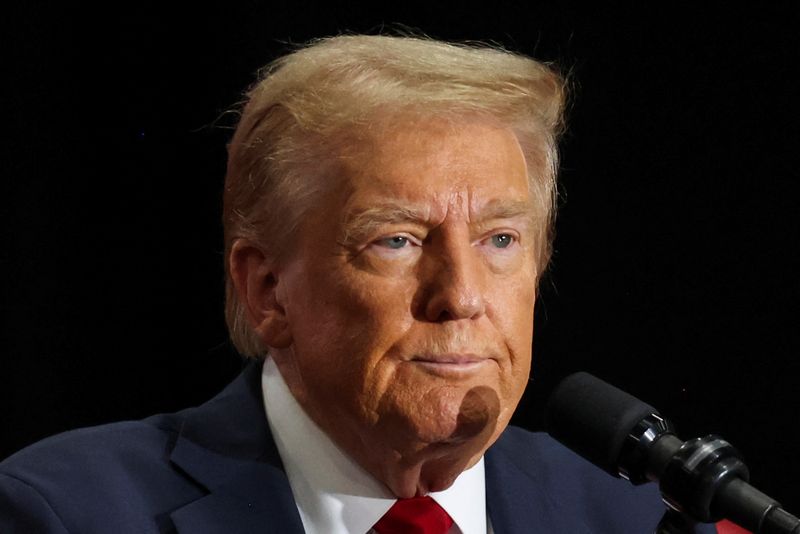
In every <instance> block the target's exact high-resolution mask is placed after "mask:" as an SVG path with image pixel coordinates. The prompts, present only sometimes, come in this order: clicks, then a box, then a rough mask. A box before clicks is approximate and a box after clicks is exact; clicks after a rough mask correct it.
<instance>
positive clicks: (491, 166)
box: [341, 118, 530, 215]
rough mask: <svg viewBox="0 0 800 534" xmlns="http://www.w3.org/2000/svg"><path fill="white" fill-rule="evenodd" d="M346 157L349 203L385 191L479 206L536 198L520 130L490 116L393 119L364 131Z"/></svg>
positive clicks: (447, 204) (440, 204)
mask: <svg viewBox="0 0 800 534" xmlns="http://www.w3.org/2000/svg"><path fill="white" fill-rule="evenodd" d="M341 163H342V176H343V179H344V183H343V184H342V185H343V186H344V187H345V188H346V189H348V190H349V193H350V195H349V202H348V204H353V203H355V204H359V203H365V202H366V203H369V202H370V199H371V198H373V197H376V196H378V197H390V198H392V199H394V200H399V201H403V200H405V201H409V202H428V203H429V204H431V209H436V208H439V209H444V210H445V211H447V210H448V209H451V208H453V207H460V208H463V209H465V210H468V211H470V212H472V211H475V210H480V209H481V208H482V207H484V205H488V204H493V205H496V204H497V203H498V202H502V201H503V200H504V199H508V200H509V201H515V202H517V203H519V202H520V201H526V200H528V199H529V196H530V191H529V182H528V169H527V166H526V162H525V158H524V156H523V153H522V149H521V148H520V144H519V142H518V141H517V138H516V136H515V135H514V133H513V132H512V131H511V130H509V129H507V128H503V127H501V126H497V125H494V124H491V123H489V122H486V121H480V120H458V121H454V120H449V121H442V120H436V119H433V118H429V119H424V118H422V119H413V120H412V119H409V120H404V121H397V122H393V123H392V124H391V125H388V126H385V127H380V128H374V129H372V130H370V131H368V132H366V133H364V134H362V135H359V136H358V139H357V141H355V142H353V143H351V144H348V146H347V148H346V149H345V150H344V151H343V152H342V156H341ZM431 201H433V202H431ZM432 215H433V214H432Z"/></svg>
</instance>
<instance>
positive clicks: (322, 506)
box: [261, 358, 486, 534]
mask: <svg viewBox="0 0 800 534" xmlns="http://www.w3.org/2000/svg"><path fill="white" fill-rule="evenodd" d="M261 384H262V391H263V395H264V405H265V408H266V412H267V421H268V423H269V427H270V430H271V431H272V436H273V437H274V439H275V444H276V446H277V448H278V452H279V453H280V456H281V459H282V460H283V464H284V467H285V468H286V474H287V476H288V477H289V484H290V486H291V488H292V493H293V494H294V498H295V502H296V503H297V508H298V510H299V512H300V518H301V519H302V521H303V527H304V528H305V531H306V532H308V533H310V534H313V533H320V534H322V533H324V534H350V533H354V532H355V533H358V532H368V531H369V530H370V529H371V528H372V525H374V524H375V523H376V522H377V521H378V519H380V518H381V517H382V516H383V514H385V513H386V512H387V511H388V510H389V508H391V506H392V504H394V502H395V500H396V499H395V497H394V496H393V495H392V494H391V493H390V492H389V490H388V489H387V488H386V487H385V486H384V485H383V484H382V483H380V482H378V481H377V480H375V478H373V477H372V475H370V474H369V473H367V472H366V471H365V470H364V469H363V468H361V466H359V465H358V464H357V463H356V462H355V461H354V460H353V459H352V458H350V457H349V456H348V455H347V454H345V453H344V452H343V451H342V450H341V449H339V447H338V446H337V445H336V444H334V443H333V441H331V439H330V438H329V437H328V435H327V434H325V433H324V432H323V431H322V430H321V429H320V428H319V427H318V426H317V425H316V424H315V423H314V422H313V421H312V420H311V418H310V417H308V415H307V414H306V413H305V411H303V409H302V408H301V407H300V405H299V404H298V403H297V401H296V400H295V398H294V396H293V395H292V394H291V392H290V391H289V388H288V387H287V386H286V383H285V382H284V381H283V377H282V376H281V374H280V372H279V371H278V367H277V366H276V365H275V363H274V361H273V360H272V358H266V360H265V362H264V367H263V371H262V376H261ZM430 496H431V497H432V498H433V499H434V500H435V501H436V502H437V503H439V505H440V506H441V507H442V508H444V509H445V510H446V511H447V513H448V514H450V517H452V518H453V521H454V522H455V524H456V525H457V526H458V527H459V528H460V529H461V532H462V533H463V534H485V533H486V484H485V480H484V467H483V458H481V459H480V461H479V462H478V463H477V464H475V465H474V466H473V467H471V468H470V469H468V470H466V471H464V472H463V473H461V474H460V475H459V476H458V478H457V479H456V481H455V482H454V483H453V485H452V486H450V487H449V488H448V489H446V490H444V491H439V492H435V493H431V494H430Z"/></svg>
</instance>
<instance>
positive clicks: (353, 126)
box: [223, 35, 565, 356]
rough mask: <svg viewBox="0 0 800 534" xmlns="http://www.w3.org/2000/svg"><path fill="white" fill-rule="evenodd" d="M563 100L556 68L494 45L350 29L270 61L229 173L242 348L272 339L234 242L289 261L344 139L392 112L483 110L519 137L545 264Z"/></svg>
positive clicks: (232, 328)
mask: <svg viewBox="0 0 800 534" xmlns="http://www.w3.org/2000/svg"><path fill="white" fill-rule="evenodd" d="M564 100H565V84H564V81H563V79H562V78H561V77H560V76H559V75H558V73H556V72H555V71H554V70H553V69H552V68H551V67H549V66H548V65H546V64H543V63H540V62H538V61H535V60H533V59H530V58H528V57H525V56H522V55H519V54H515V53H511V52H508V51H505V50H502V49H500V48H497V47H493V46H489V45H485V44H473V43H471V44H455V43H446V42H441V41H436V40H432V39H428V38H420V37H390V36H367V35H344V36H338V37H331V38H326V39H321V40H317V41H314V42H312V43H310V44H308V45H307V46H305V47H303V48H300V49H298V50H296V51H294V52H292V53H290V54H288V55H285V56H283V57H281V58H279V59H277V60H275V61H274V62H272V63H271V64H270V65H268V66H267V67H265V68H264V69H263V70H262V72H261V75H260V77H259V81H257V82H256V83H255V84H254V85H253V86H252V87H251V88H250V89H249V91H248V92H247V98H246V103H245V105H244V108H243V110H242V114H241V118H240V120H239V123H238V126H237V128H236V131H235V133H234V136H233V139H232V140H231V143H230V145H229V147H228V168H227V174H226V178H225V193H224V202H223V225H224V239H225V259H226V262H225V264H226V306H225V316H226V320H227V323H228V329H229V332H230V336H231V340H232V341H233V343H234V345H235V346H236V348H237V349H238V350H239V352H241V353H242V354H244V355H248V356H262V355H263V354H264V352H265V349H266V347H263V346H262V343H261V342H260V340H259V339H258V338H257V336H256V335H255V333H254V332H253V331H252V329H251V327H250V325H249V323H248V320H247V316H246V313H245V310H244V306H243V305H242V303H241V302H239V299H238V297H237V294H236V291H235V288H234V286H233V282H232V280H231V276H230V273H229V272H228V262H229V256H230V251H231V247H232V245H233V243H234V242H235V241H236V240H237V239H240V238H244V239H247V240H249V241H251V242H252V243H254V244H256V245H257V246H259V247H261V248H262V250H263V251H264V252H265V253H266V254H268V255H270V256H272V257H274V258H279V257H280V256H281V254H282V253H283V252H284V251H285V250H286V248H287V246H288V243H287V241H288V240H289V239H290V238H291V237H292V235H293V234H294V232H295V230H296V228H297V226H298V224H299V223H300V221H301V220H302V218H303V215H304V214H305V213H306V210H308V209H309V207H310V204H311V200H313V198H314V195H316V194H319V192H320V191H321V190H322V188H323V187H324V186H325V185H326V184H325V182H326V179H327V178H329V176H330V174H331V172H330V171H331V167H332V165H333V162H334V160H335V155H336V150H337V149H338V148H341V146H340V145H337V142H338V143H340V144H341V143H342V139H344V138H345V137H346V134H347V133H348V132H350V133H352V132H354V131H358V130H359V129H362V130H363V129H365V128H366V129H368V128H370V127H371V126H374V125H375V124H377V123H379V122H381V121H382V119H385V118H386V117H387V116H390V115H397V116H400V117H402V116H418V117H420V116H426V117H427V116H435V117H437V118H440V119H443V120H450V121H453V122H454V123H455V122H456V121H457V120H458V119H459V118H460V117H462V118H463V117H465V116H478V117H483V118H485V119H486V120H490V121H493V122H495V123H497V124H499V125H501V126H504V127H507V128H510V129H511V130H512V131H513V132H514V133H515V134H516V136H517V139H518V140H519V142H520V145H521V147H522V149H523V152H524V154H525V159H526V163H527V167H528V175H529V183H530V188H531V192H532V196H533V198H534V199H535V200H536V202H537V210H538V211H539V213H537V214H535V215H536V216H537V217H538V218H540V220H541V221H542V222H541V225H540V230H541V232H540V234H541V235H540V236H539V243H538V249H539V254H538V260H537V261H538V264H539V272H540V273H541V272H542V271H544V267H545V265H546V264H547V261H548V259H549V256H550V252H551V241H552V226H553V218H554V215H555V198H556V182H555V178H556V170H557V166H558V153H557V138H558V136H559V134H560V133H561V130H562V111H563V107H564ZM383 122H385V120H384V121H383Z"/></svg>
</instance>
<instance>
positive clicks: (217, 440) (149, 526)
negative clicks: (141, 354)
mask: <svg viewBox="0 0 800 534" xmlns="http://www.w3.org/2000/svg"><path fill="white" fill-rule="evenodd" d="M260 374H261V366H260V365H256V364H251V365H249V366H248V367H247V369H246V370H245V371H244V372H243V373H242V375H241V376H239V378H237V379H236V380H235V381H234V382H233V383H231V384H230V385H229V386H228V387H227V388H226V389H225V390H224V391H222V393H220V394H219V395H217V396H216V397H215V398H214V399H212V400H211V401H209V402H207V403H205V404H203V405H202V406H200V407H197V408H192V409H188V410H184V411H182V412H178V413H175V414H169V415H157V416H154V417H150V418H148V419H145V420H143V421H138V422H124V423H116V424H111V425H104V426H100V427H95V428H88V429H83V430H77V431H74V432H68V433H65V434H61V435H58V436H54V437H52V438H49V439H47V440H45V441H42V442H40V443H37V444H35V445H33V446H31V447H28V448H27V449H24V450H23V451H21V452H19V453H17V454H15V455H14V456H12V457H10V458H8V459H7V460H5V461H4V462H2V463H0V533H2V534H16V533H20V534H23V533H24V534H36V533H45V532H46V533H67V532H69V533H73V534H93V533H103V534H108V533H111V534H129V533H130V534H134V533H135V534H145V533H166V532H178V533H181V534H188V533H196V534H222V533H225V534H244V533H253V534H256V533H257V534H265V533H271V532H274V533H280V534H289V533H294V532H297V533H300V532H302V531H303V527H302V524H301V522H300V517H299V515H298V513H297V508H296V506H295V503H294V500H293V498H292V492H291V489H290V487H289V481H288V479H287V477H286V474H285V472H284V470H283V466H282V464H281V460H280V457H279V456H278V451H277V449H276V448H275V444H274V442H273V440H272V436H271V435H270V433H269V428H268V425H267V423H266V416H265V414H264V408H263V401H262V396H261V382H260ZM485 458H486V462H485V465H486V486H487V505H488V513H489V517H490V518H491V522H492V525H493V527H494V531H495V532H496V533H497V534H506V533H509V534H523V533H568V534H579V533H590V532H593V533H620V534H623V533H624V534H635V533H652V532H653V531H654V528H655V526H656V524H657V523H658V521H659V519H660V517H661V514H662V513H663V511H664V506H663V505H662V504H661V502H660V499H659V496H658V494H657V493H656V491H655V489H654V488H653V487H649V486H645V487H640V488H634V487H632V486H630V485H628V484H627V483H626V482H624V481H621V480H617V479H614V478H613V477H610V476H608V475H606V474H605V473H603V472H602V471H600V470H598V469H596V468H594V467H592V466H591V465H589V464H588V463H587V462H585V461H584V460H582V459H580V458H578V457H576V456H575V455H573V454H572V453H570V452H569V451H567V450H565V449H564V448H562V447H561V446H560V445H558V444H556V443H555V442H554V441H553V440H551V439H550V438H549V437H547V436H546V435H544V434H534V433H530V432H526V431H524V430H521V429H518V428H509V429H507V430H506V431H505V432H504V433H503V435H502V436H501V437H500V439H499V440H498V441H497V443H496V444H495V445H493V446H492V447H491V448H490V449H489V450H488V451H487V453H486V457H485ZM707 528H708V530H704V532H709V533H710V532H714V529H713V527H707ZM359 534H361V533H359Z"/></svg>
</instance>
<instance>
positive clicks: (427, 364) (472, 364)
mask: <svg viewBox="0 0 800 534" xmlns="http://www.w3.org/2000/svg"><path fill="white" fill-rule="evenodd" d="M491 361H492V360H491V358H489V357H487V356H479V355H477V354H459V353H448V354H436V355H429V354H421V355H416V356H414V357H413V358H412V359H411V360H410V363H412V364H414V365H416V366H419V367H420V368H421V369H424V370H425V371H427V372H429V373H431V374H435V375H440V376H448V377H453V376H456V377H458V376H466V375H470V374H473V373H477V372H480V371H481V370H483V369H484V368H485V367H486V366H487V365H489V364H490V363H491Z"/></svg>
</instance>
